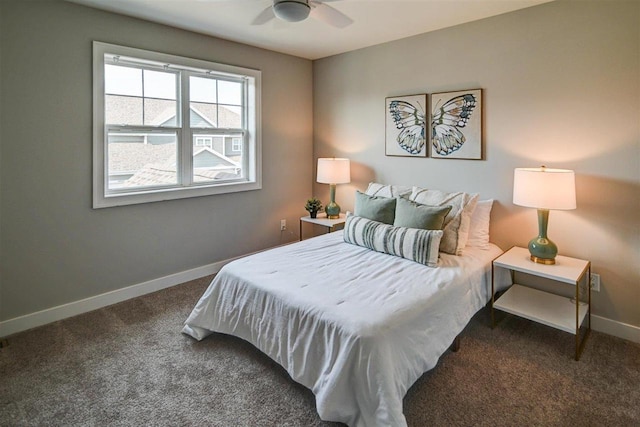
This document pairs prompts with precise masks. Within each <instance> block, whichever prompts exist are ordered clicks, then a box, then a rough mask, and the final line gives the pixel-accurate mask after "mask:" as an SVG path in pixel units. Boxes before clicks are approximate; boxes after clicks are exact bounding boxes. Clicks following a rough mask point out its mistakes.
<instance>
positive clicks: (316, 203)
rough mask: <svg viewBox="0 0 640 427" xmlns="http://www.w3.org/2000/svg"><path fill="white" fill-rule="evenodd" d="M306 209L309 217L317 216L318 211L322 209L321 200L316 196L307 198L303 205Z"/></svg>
mask: <svg viewBox="0 0 640 427" xmlns="http://www.w3.org/2000/svg"><path fill="white" fill-rule="evenodd" d="M304 208H305V210H306V211H308V212H309V216H311V218H315V217H317V216H318V211H319V210H321V209H322V202H321V201H320V199H318V198H317V197H315V196H314V197H312V198H310V199H307V203H306V204H305V205H304Z"/></svg>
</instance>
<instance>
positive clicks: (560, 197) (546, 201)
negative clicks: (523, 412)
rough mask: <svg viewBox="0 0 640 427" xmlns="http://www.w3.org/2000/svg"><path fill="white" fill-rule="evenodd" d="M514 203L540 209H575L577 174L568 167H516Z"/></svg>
mask: <svg viewBox="0 0 640 427" xmlns="http://www.w3.org/2000/svg"><path fill="white" fill-rule="evenodd" d="M513 203H514V204H516V205H519V206H526V207H530V208H538V209H561V210H568V209H575V208H576V182H575V174H574V172H573V171H572V170H568V169H549V168H546V167H544V166H542V167H540V168H516V169H515V171H514V174H513Z"/></svg>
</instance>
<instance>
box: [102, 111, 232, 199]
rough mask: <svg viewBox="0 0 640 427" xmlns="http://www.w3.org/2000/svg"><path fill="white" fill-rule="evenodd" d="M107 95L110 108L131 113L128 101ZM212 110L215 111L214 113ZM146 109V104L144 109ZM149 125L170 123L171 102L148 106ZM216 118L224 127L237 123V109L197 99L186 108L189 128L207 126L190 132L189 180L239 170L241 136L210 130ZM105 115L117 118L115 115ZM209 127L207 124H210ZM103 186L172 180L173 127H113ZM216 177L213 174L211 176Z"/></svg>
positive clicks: (173, 117)
mask: <svg viewBox="0 0 640 427" xmlns="http://www.w3.org/2000/svg"><path fill="white" fill-rule="evenodd" d="M117 103H118V100H115V101H114V100H112V104H111V107H112V108H111V111H118V108H122V111H125V112H126V113H125V114H126V115H128V116H125V117H131V116H130V115H129V114H130V106H128V105H126V104H125V105H117ZM216 110H217V114H216ZM145 111H147V112H149V109H147V110H145ZM153 115H154V118H153V120H152V124H153V125H154V126H172V125H175V123H176V114H175V112H174V111H173V109H172V108H170V107H168V108H164V109H162V110H157V111H155V112H153ZM216 116H217V118H218V120H219V122H220V123H221V124H223V125H225V126H224V127H231V126H239V124H240V120H241V118H240V115H239V114H237V113H236V112H234V111H231V110H230V109H228V108H225V107H222V106H216V105H210V104H198V106H197V108H196V107H195V106H193V105H192V106H191V108H190V122H191V125H192V126H191V127H192V128H200V129H203V128H204V129H211V131H210V132H207V133H198V134H195V135H194V138H193V139H194V140H193V162H194V169H195V170H194V173H195V174H194V180H195V181H196V182H198V181H209V180H213V179H220V177H222V175H218V174H219V173H224V174H225V175H224V177H225V178H226V179H228V178H229V177H230V176H233V175H239V174H240V172H241V159H242V137H241V136H240V135H238V136H234V135H227V134H222V133H217V132H215V130H214V129H215V128H217V127H218V126H217V123H215V122H214V121H213V119H214V118H216ZM108 120H111V121H112V122H116V123H117V122H118V118H117V117H113V116H112V117H110V118H108ZM212 128H213V129H212ZM108 158H109V171H110V175H109V178H110V179H109V188H110V189H117V188H120V187H137V186H152V185H153V186H155V185H170V184H175V183H176V182H177V173H176V143H175V136H174V134H173V133H171V132H169V131H167V133H138V132H131V133H116V134H111V135H110V136H109V156H108ZM216 177H218V178H216Z"/></svg>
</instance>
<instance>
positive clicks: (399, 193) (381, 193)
mask: <svg viewBox="0 0 640 427" xmlns="http://www.w3.org/2000/svg"><path fill="white" fill-rule="evenodd" d="M365 194H368V195H369V196H378V197H389V198H392V199H395V198H396V197H405V198H408V197H409V195H410V194H411V187H403V186H401V185H384V184H380V183H377V182H370V183H369V186H368V187H367V191H365Z"/></svg>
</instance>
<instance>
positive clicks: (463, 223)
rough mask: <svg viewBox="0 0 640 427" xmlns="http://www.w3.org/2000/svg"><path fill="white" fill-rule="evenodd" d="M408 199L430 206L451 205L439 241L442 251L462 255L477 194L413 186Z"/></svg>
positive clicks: (476, 201)
mask: <svg viewBox="0 0 640 427" xmlns="http://www.w3.org/2000/svg"><path fill="white" fill-rule="evenodd" d="M409 200H412V201H414V202H418V203H422V204H424V205H431V206H444V205H451V210H450V211H449V214H447V217H446V218H445V220H444V227H443V229H442V231H444V235H443V236H442V241H441V242H440V250H441V251H442V252H445V253H448V254H453V255H462V250H463V249H464V247H465V245H466V244H467V239H468V237H469V223H470V222H471V214H472V213H473V210H474V209H475V207H476V204H477V203H478V195H477V194H467V193H462V192H458V193H445V192H444V191H440V190H427V189H424V188H419V187H413V190H412V191H411V196H409Z"/></svg>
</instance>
